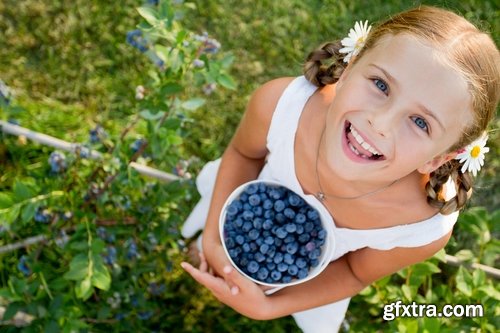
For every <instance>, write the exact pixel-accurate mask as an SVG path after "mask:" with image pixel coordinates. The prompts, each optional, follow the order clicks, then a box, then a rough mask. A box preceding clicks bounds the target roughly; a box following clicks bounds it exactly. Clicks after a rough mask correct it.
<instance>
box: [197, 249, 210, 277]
mask: <svg viewBox="0 0 500 333" xmlns="http://www.w3.org/2000/svg"><path fill="white" fill-rule="evenodd" d="M198 256H199V257H200V268H199V270H200V271H201V272H204V273H206V272H208V263H207V260H206V259H205V255H203V252H201V251H200V252H198Z"/></svg>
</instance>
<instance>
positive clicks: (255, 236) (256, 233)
mask: <svg viewBox="0 0 500 333" xmlns="http://www.w3.org/2000/svg"><path fill="white" fill-rule="evenodd" d="M259 236H260V234H259V231H258V230H257V229H252V230H250V232H249V233H248V238H250V239H251V240H256V239H258V238H259Z"/></svg>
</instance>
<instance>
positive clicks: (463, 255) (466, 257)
mask: <svg viewBox="0 0 500 333" xmlns="http://www.w3.org/2000/svg"><path fill="white" fill-rule="evenodd" d="M455 257H457V259H458V260H460V261H470V260H472V259H474V253H472V251H471V250H467V249H463V250H460V251H458V252H457V253H455Z"/></svg>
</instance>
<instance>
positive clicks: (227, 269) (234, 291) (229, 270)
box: [223, 266, 240, 295]
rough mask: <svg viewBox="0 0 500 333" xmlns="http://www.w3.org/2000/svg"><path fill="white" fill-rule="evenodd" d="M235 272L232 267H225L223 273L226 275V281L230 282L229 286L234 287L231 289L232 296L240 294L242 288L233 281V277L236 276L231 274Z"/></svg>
mask: <svg viewBox="0 0 500 333" xmlns="http://www.w3.org/2000/svg"><path fill="white" fill-rule="evenodd" d="M233 271H234V269H233V268H232V267H231V266H224V269H223V272H224V274H225V278H226V281H227V282H228V284H229V285H231V284H232V286H231V287H230V290H231V294H232V295H237V294H238V293H239V292H240V288H239V287H238V286H237V285H236V284H234V282H233V281H232V280H233V278H232V275H234V274H231V273H233ZM231 282H233V283H231Z"/></svg>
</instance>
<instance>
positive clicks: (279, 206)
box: [274, 200, 285, 212]
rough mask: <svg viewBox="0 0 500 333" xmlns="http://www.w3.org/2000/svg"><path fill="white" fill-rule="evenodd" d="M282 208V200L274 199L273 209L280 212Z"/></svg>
mask: <svg viewBox="0 0 500 333" xmlns="http://www.w3.org/2000/svg"><path fill="white" fill-rule="evenodd" d="M284 209H285V203H284V202H283V200H276V201H275V202H274V210H275V211H277V212H281V211H282V210H284Z"/></svg>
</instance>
